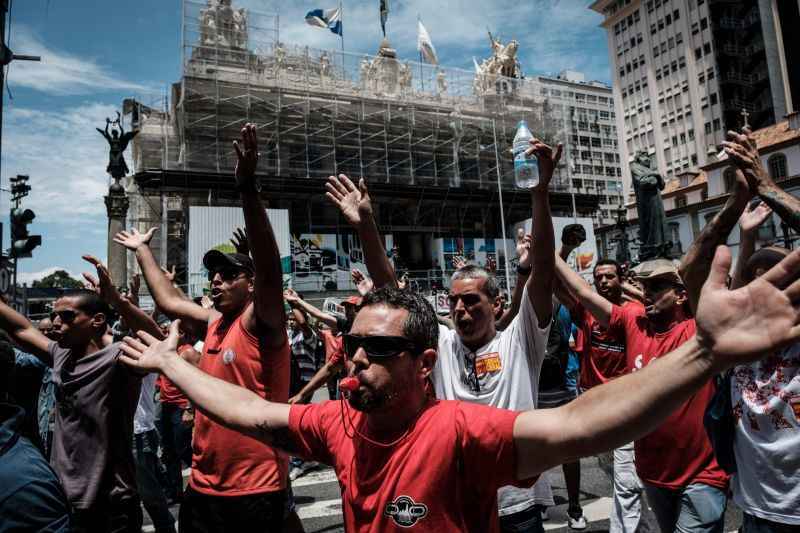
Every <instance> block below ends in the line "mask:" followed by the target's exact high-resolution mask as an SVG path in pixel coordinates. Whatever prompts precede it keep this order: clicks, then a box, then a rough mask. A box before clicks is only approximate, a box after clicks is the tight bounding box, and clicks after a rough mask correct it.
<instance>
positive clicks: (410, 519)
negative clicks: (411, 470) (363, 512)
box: [383, 496, 428, 527]
mask: <svg viewBox="0 0 800 533" xmlns="http://www.w3.org/2000/svg"><path fill="white" fill-rule="evenodd" d="M383 514H384V516H388V517H391V519H392V520H393V521H394V523H395V524H397V525H398V526H400V527H411V526H413V525H414V524H416V523H417V522H419V521H420V520H422V519H423V518H425V517H426V516H427V515H428V506H427V505H425V504H424V503H416V502H415V501H414V500H412V499H411V498H410V497H408V496H398V497H397V498H396V499H395V500H394V501H393V502H392V503H387V504H386V507H385V508H384V510H383Z"/></svg>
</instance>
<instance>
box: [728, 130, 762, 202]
mask: <svg viewBox="0 0 800 533" xmlns="http://www.w3.org/2000/svg"><path fill="white" fill-rule="evenodd" d="M727 137H728V140H727V141H722V149H723V151H724V152H725V153H726V154H727V155H728V157H729V158H730V160H731V162H732V163H733V164H734V165H736V166H737V168H738V170H740V171H741V172H742V175H743V177H744V178H745V179H746V180H747V184H748V185H749V186H750V189H751V190H752V191H753V192H755V191H756V190H757V188H758V184H759V183H760V182H761V180H763V179H764V178H765V177H767V173H766V171H765V170H764V166H763V165H762V164H761V158H760V157H759V155H758V146H757V145H756V139H755V137H753V134H752V132H751V131H750V129H749V128H744V129H742V133H736V132H735V131H729V132H728V134H727Z"/></svg>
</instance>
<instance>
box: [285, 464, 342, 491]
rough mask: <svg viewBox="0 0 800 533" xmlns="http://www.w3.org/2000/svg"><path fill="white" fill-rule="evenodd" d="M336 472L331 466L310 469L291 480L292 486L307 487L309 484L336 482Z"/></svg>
mask: <svg viewBox="0 0 800 533" xmlns="http://www.w3.org/2000/svg"><path fill="white" fill-rule="evenodd" d="M336 482H337V481H336V473H335V472H334V471H333V469H332V468H325V469H324V470H322V469H321V470H312V471H311V472H309V473H308V474H306V475H304V476H302V477H299V478H297V479H296V480H294V481H292V488H294V487H307V486H309V485H320V484H322V483H336Z"/></svg>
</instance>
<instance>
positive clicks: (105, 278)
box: [83, 255, 163, 339]
mask: <svg viewBox="0 0 800 533" xmlns="http://www.w3.org/2000/svg"><path fill="white" fill-rule="evenodd" d="M83 260H84V261H87V262H89V263H90V264H91V265H92V266H93V267H95V269H96V270H97V277H94V276H93V275H91V274H89V273H84V274H83V277H84V278H86V281H88V282H89V285H90V287H91V290H93V291H95V292H96V293H97V294H98V295H99V296H100V298H102V299H103V300H104V301H105V302H106V303H107V304H108V305H110V306H111V307H112V308H113V309H114V310H115V311H117V312H118V313H119V315H120V317H122V320H124V321H125V324H127V325H128V328H129V329H130V330H131V331H146V332H147V333H149V334H150V335H153V336H154V337H156V338H159V339H160V338H162V337H163V335H162V333H161V328H159V327H158V324H156V321H155V320H153V318H152V317H151V316H150V315H148V314H147V313H145V312H144V311H142V310H141V309H140V308H139V307H137V306H136V304H134V303H133V301H131V300H130V299H129V298H124V297H123V296H122V295H121V294H120V293H119V291H117V289H116V288H115V287H114V282H113V281H112V280H111V275H110V274H109V272H108V269H107V268H106V266H105V265H104V264H103V263H101V262H100V260H99V259H97V258H96V257H94V256H91V255H84V256H83Z"/></svg>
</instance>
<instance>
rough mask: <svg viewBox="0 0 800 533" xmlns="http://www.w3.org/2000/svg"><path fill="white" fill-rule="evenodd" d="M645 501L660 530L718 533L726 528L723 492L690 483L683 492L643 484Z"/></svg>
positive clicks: (700, 484)
mask: <svg viewBox="0 0 800 533" xmlns="http://www.w3.org/2000/svg"><path fill="white" fill-rule="evenodd" d="M644 488H645V493H646V494H647V502H648V503H649V504H650V507H651V508H652V509H653V513H654V514H655V515H656V521H658V526H659V528H660V529H661V531H677V532H678V533H721V532H722V531H723V527H724V526H725V506H726V505H727V503H728V498H727V495H726V494H725V492H724V491H722V490H720V489H718V488H716V487H712V486H710V485H705V484H703V483H693V484H691V485H689V486H687V487H684V488H683V489H682V490H672V489H665V488H662V487H656V486H654V485H649V484H647V483H645V484H644Z"/></svg>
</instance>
